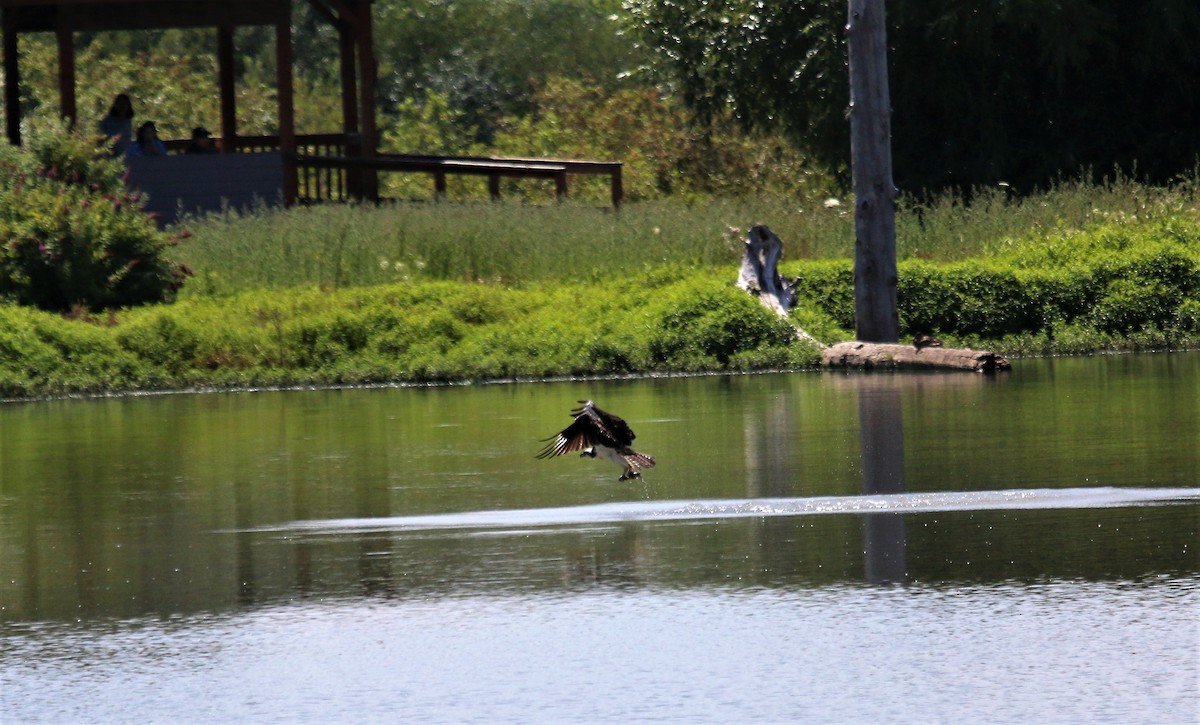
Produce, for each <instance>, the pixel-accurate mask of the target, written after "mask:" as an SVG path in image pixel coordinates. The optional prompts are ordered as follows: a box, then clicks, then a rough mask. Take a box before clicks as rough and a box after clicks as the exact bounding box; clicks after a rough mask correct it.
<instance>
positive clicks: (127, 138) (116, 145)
mask: <svg viewBox="0 0 1200 725" xmlns="http://www.w3.org/2000/svg"><path fill="white" fill-rule="evenodd" d="M100 133H102V134H104V137H105V138H108V139H112V142H113V144H112V152H113V156H120V155H121V154H124V153H125V152H126V151H127V150H129V146H130V144H132V143H133V101H130V100H129V96H128V95H126V94H124V93H118V94H117V95H116V97H115V98H113V102H112V107H111V108H109V109H108V115H107V116H105V117H104V118H102V119H100Z"/></svg>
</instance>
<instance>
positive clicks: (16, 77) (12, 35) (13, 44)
mask: <svg viewBox="0 0 1200 725" xmlns="http://www.w3.org/2000/svg"><path fill="white" fill-rule="evenodd" d="M4 119H5V125H6V126H7V127H8V129H7V130H8V142H9V143H10V144H12V145H13V146H20V145H21V64H20V63H19V62H18V60H17V30H16V28H14V27H13V23H12V19H11V18H10V17H9V14H8V13H7V12H6V13H4Z"/></svg>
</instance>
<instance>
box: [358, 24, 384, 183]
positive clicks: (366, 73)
mask: <svg viewBox="0 0 1200 725" xmlns="http://www.w3.org/2000/svg"><path fill="white" fill-rule="evenodd" d="M352 7H353V8H354V12H355V14H356V15H357V16H358V17H357V22H356V23H355V27H356V29H357V31H358V72H359V78H360V82H359V103H360V107H361V109H362V111H361V113H360V114H359V115H360V120H361V123H362V155H363V157H364V158H373V157H374V156H375V154H376V151H377V148H378V143H379V142H378V139H377V138H376V137H375V135H376V133H377V131H376V127H375V73H376V68H375V42H374V37H373V30H372V27H373V24H372V22H371V0H354V1H353V4H352ZM363 185H364V187H365V188H364V189H363V197H364V198H365V199H367V200H369V201H373V202H377V201H379V173H378V172H377V171H376V170H374V169H366V170H365V174H364V177H363Z"/></svg>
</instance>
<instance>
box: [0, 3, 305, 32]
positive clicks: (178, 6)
mask: <svg viewBox="0 0 1200 725" xmlns="http://www.w3.org/2000/svg"><path fill="white" fill-rule="evenodd" d="M0 6H2V7H3V8H4V13H5V15H6V16H7V15H10V14H11V15H12V22H13V27H14V28H15V29H16V30H17V31H18V32H22V33H24V32H57V31H58V30H59V28H61V27H64V18H65V16H66V15H69V21H68V24H66V25H65V27H67V28H69V29H70V30H72V31H74V32H81V31H101V30H162V29H168V28H212V27H217V26H219V25H222V24H230V25H235V26H236V25H275V24H278V23H279V22H283V21H284V19H285V18H287V20H288V22H290V16H289V15H288V14H287V10H288V8H289V7H290V5H289V3H288V2H286V0H242V1H241V2H232V3H231V2H227V1H226V0H194V1H190V2H166V1H164V0H140V1H139V0H128V1H126V2H83V3H71V4H70V7H69V11H70V12H69V13H64V12H63V11H64V10H65V9H66V8H64V6H62V5H59V4H54V3H47V4H41V5H8V4H4V3H0Z"/></svg>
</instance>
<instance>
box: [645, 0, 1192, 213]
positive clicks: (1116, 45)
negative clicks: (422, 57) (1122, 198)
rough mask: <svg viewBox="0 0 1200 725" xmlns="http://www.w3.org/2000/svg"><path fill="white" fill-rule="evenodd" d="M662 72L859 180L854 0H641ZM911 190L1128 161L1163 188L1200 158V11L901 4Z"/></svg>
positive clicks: (702, 103) (1168, 6)
mask: <svg viewBox="0 0 1200 725" xmlns="http://www.w3.org/2000/svg"><path fill="white" fill-rule="evenodd" d="M624 7H625V9H626V11H627V19H628V20H629V22H630V23H631V26H632V30H633V31H634V32H636V33H637V36H638V37H639V38H640V39H641V40H642V42H643V43H645V44H646V46H647V48H648V49H650V50H652V51H653V52H654V54H655V57H656V67H657V69H658V70H659V71H660V72H662V73H664V74H665V77H667V78H669V79H670V80H671V81H672V82H673V83H675V84H677V87H678V89H679V91H680V93H681V94H682V96H683V98H684V99H685V100H686V101H687V102H688V103H689V105H691V106H692V107H693V108H695V109H696V110H697V111H699V112H701V113H706V112H711V111H712V109H715V108H718V107H720V106H721V105H724V104H731V105H732V106H733V107H734V108H735V109H736V113H737V115H738V117H739V118H740V119H741V120H742V121H743V122H744V123H746V124H748V125H751V126H756V127H767V128H776V129H782V130H784V131H785V132H787V133H788V134H789V135H790V136H791V137H792V138H794V139H796V140H797V141H799V142H800V143H801V144H802V145H803V146H804V147H805V148H806V149H808V150H809V151H810V152H812V153H813V154H814V155H815V157H817V158H819V159H820V160H821V161H823V162H824V163H825V165H826V166H827V167H828V168H830V169H832V170H835V171H838V172H841V173H843V174H844V173H845V172H846V170H847V166H846V159H847V153H848V149H849V143H848V139H847V137H846V131H845V129H846V123H845V118H844V115H843V114H844V111H845V108H846V103H847V100H848V99H847V83H846V72H845V58H846V55H845V38H844V33H843V27H844V24H845V23H844V14H845V7H846V6H845V3H844V2H835V1H827V2H819V3H762V2H758V1H756V0H716V1H706V0H678V1H676V2H671V3H659V2H655V1H654V0H625V2H624ZM887 32H888V39H889V43H890V51H889V54H890V59H891V62H890V72H891V90H892V93H891V96H892V106H893V110H894V113H893V117H892V133H893V148H894V155H895V176H896V182H897V184H898V185H899V186H900V187H901V188H902V189H904V190H906V191H920V190H922V189H939V188H945V187H960V188H969V187H971V186H975V185H983V184H992V183H995V182H1000V181H1005V182H1009V183H1010V184H1012V185H1014V186H1015V187H1018V188H1022V189H1028V188H1031V187H1034V186H1038V185H1044V184H1045V183H1046V182H1048V181H1050V180H1053V179H1054V178H1056V177H1057V176H1060V175H1075V174H1077V173H1085V172H1087V171H1088V170H1095V171H1097V172H1108V171H1109V170H1110V169H1111V168H1112V167H1113V166H1114V165H1115V166H1118V167H1120V168H1121V169H1123V170H1125V171H1126V172H1136V173H1137V174H1138V175H1139V176H1144V177H1146V178H1148V179H1150V180H1152V181H1159V182H1162V181H1168V180H1170V179H1171V178H1172V177H1173V176H1174V175H1176V174H1178V173H1180V172H1182V171H1185V170H1189V169H1191V168H1192V166H1193V165H1194V164H1195V162H1196V158H1197V154H1198V153H1200V134H1198V133H1196V129H1197V128H1200V55H1198V54H1196V53H1195V52H1194V50H1193V49H1192V48H1191V47H1190V46H1191V45H1192V44H1193V40H1194V38H1196V37H1200V4H1197V3H1194V2H1189V1H1188V0H1164V2H1161V3H1156V4H1155V5H1154V8H1153V11H1151V10H1150V9H1148V8H1147V7H1146V6H1145V5H1143V4H1137V3H1127V2H1123V0H1061V1H1060V2H1055V3H1043V2H1039V1H1038V0H1011V2H1006V3H986V4H982V5H981V4H980V3H978V2H974V1H973V0H929V1H928V2H919V3H917V2H911V3H897V4H894V5H893V6H891V7H890V8H889V11H888V31H887Z"/></svg>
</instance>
